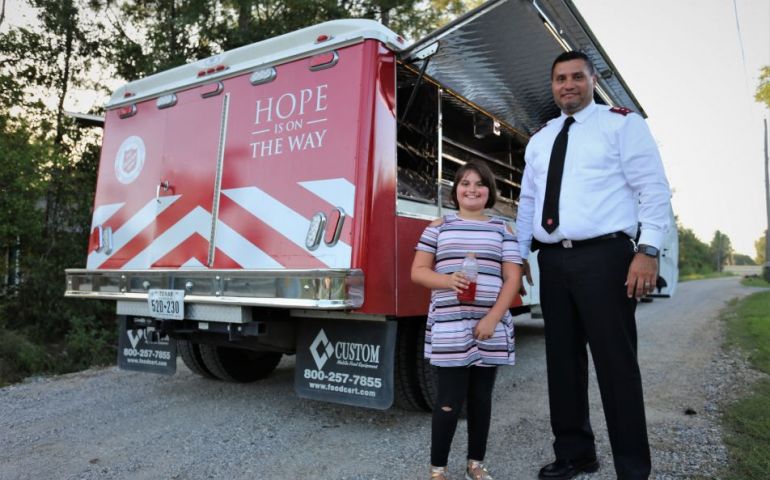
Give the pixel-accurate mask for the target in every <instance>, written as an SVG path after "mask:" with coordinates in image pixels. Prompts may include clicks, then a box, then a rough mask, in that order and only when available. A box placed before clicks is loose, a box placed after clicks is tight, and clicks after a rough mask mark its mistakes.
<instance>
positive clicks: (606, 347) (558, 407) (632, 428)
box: [538, 238, 651, 480]
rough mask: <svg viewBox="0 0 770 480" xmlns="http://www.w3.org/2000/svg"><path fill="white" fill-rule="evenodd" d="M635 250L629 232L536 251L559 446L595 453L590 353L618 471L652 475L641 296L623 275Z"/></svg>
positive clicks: (571, 454)
mask: <svg viewBox="0 0 770 480" xmlns="http://www.w3.org/2000/svg"><path fill="white" fill-rule="evenodd" d="M633 255H634V251H633V245H632V243H631V241H630V240H629V239H627V238H614V239H608V240H602V241H597V242H595V243H590V244H587V245H580V246H576V247H574V248H560V247H551V248H543V249H542V250H541V251H540V252H539V254H538V265H539V266H540V301H541V306H542V310H543V318H544V322H545V343H546V361H547V368H548V398H549V404H550V410H551V428H552V429H553V433H554V437H555V440H554V444H553V447H554V453H555V454H556V458H557V459H564V460H571V459H580V458H591V457H595V456H596V449H595V445H594V435H593V431H592V429H591V424H590V421H589V413H588V356H587V352H586V343H587V344H588V346H589V347H590V350H591V356H592V358H593V361H594V366H595V369H596V377H597V380H598V382H599V391H600V393H601V398H602V405H603V406H604V415H605V418H606V421H607V430H608V433H609V438H610V444H611V446H612V455H613V459H614V462H615V471H616V472H617V476H618V479H623V480H626V479H633V480H636V479H646V478H648V477H649V475H650V468H651V467H650V447H649V444H648V441H647V425H646V420H645V414H644V398H643V395H642V380H641V375H640V373H639V363H638V361H637V354H636V345H637V339H636V319H635V318H634V313H635V310H636V300H635V299H633V298H628V296H627V294H626V287H625V285H624V284H625V281H626V276H627V274H628V267H629V265H630V263H631V260H632V258H633Z"/></svg>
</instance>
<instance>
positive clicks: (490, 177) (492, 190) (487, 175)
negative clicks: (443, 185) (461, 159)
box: [452, 162, 497, 209]
mask: <svg viewBox="0 0 770 480" xmlns="http://www.w3.org/2000/svg"><path fill="white" fill-rule="evenodd" d="M470 171H474V172H476V173H477V174H478V175H479V177H481V184H482V185H484V186H485V187H487V188H488V189H489V198H487V203H486V204H484V208H492V207H494V206H495V202H496V201H497V187H496V186H495V175H494V174H493V173H492V170H490V169H489V167H488V166H486V165H485V164H483V163H481V162H468V163H466V164H465V165H463V166H462V167H460V168H458V169H457V172H456V173H455V181H454V185H452V202H453V203H454V204H455V207H457V208H458V209H459V208H460V202H458V200H457V186H458V185H459V184H460V181H461V180H462V179H463V177H464V176H465V174H466V173H468V172H470Z"/></svg>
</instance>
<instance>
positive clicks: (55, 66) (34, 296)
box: [0, 0, 115, 381]
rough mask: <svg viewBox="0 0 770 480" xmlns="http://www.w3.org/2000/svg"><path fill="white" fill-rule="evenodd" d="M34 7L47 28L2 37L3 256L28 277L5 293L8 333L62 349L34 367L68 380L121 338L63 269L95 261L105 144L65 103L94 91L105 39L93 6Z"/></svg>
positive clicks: (108, 311) (1, 300) (1, 304)
mask: <svg viewBox="0 0 770 480" xmlns="http://www.w3.org/2000/svg"><path fill="white" fill-rule="evenodd" d="M28 4H29V5H30V6H32V7H35V8H36V10H35V11H36V13H37V21H38V23H39V26H38V27H35V28H26V27H25V28H10V29H9V30H8V31H7V32H4V33H2V34H0V58H1V59H2V64H3V69H2V71H1V72H0V85H1V86H2V88H1V89H0V90H1V91H0V160H1V161H2V162H3V169H2V172H0V179H1V180H2V182H3V183H2V189H3V195H2V199H0V207H1V208H0V224H1V226H0V248H2V249H3V252H5V251H6V249H8V248H13V249H18V252H19V253H20V255H19V265H20V272H21V278H20V282H19V283H18V285H12V287H11V288H7V289H5V290H4V291H3V292H2V293H1V294H0V328H2V329H5V328H7V329H13V330H14V331H16V332H17V333H18V334H22V335H23V336H24V337H25V338H29V339H31V340H32V341H33V342H35V343H38V344H44V345H47V346H48V348H49V350H51V346H52V345H53V346H54V348H53V351H54V353H53V355H55V356H56V358H57V361H55V362H32V363H36V364H38V365H49V366H54V367H55V368H56V369H57V370H60V371H61V370H64V371H66V370H72V369H75V368H81V367H82V366H87V364H89V363H90V362H92V361H94V358H96V357H99V358H100V359H101V360H104V359H105V358H111V357H112V356H113V355H112V353H110V352H111V347H110V345H109V344H105V343H103V342H102V340H101V339H103V338H105V336H104V335H103V334H102V332H109V333H113V332H114V331H115V327H114V313H112V311H113V309H114V307H110V306H108V305H106V304H102V303H101V302H77V301H73V300H68V299H65V298H63V295H62V293H63V284H62V279H63V274H64V272H63V270H64V269H65V268H67V267H77V266H82V265H83V263H84V260H85V258H86V247H87V239H88V235H89V233H90V232H89V230H90V228H89V225H90V208H91V202H92V198H93V191H94V190H93V189H94V186H95V179H96V166H97V160H98V144H97V143H96V141H97V140H98V138H96V137H95V136H94V135H88V134H87V133H85V132H83V131H82V130H79V129H77V128H75V127H74V125H73V124H72V122H71V121H70V120H69V119H68V118H67V117H66V115H65V110H64V109H65V102H66V101H67V99H68V98H69V96H70V95H71V94H72V91H73V89H75V88H78V87H93V83H92V82H91V81H90V80H89V79H88V72H89V71H90V69H91V67H92V66H93V65H94V64H95V62H96V61H98V59H99V55H100V51H101V50H100V47H99V43H100V42H99V35H100V34H101V32H102V31H103V30H102V29H101V27H100V25H99V24H98V23H97V22H96V21H95V18H96V16H94V15H92V14H90V10H84V9H88V8H90V6H89V2H88V1H86V0H82V1H80V0H30V1H29V3H28ZM14 267H15V266H14ZM9 270H10V269H9ZM12 270H15V268H13V267H12ZM5 273H6V274H7V273H11V272H5ZM73 332H75V333H74V335H76V336H77V338H76V337H73V336H72V335H73ZM112 336H114V334H113V335H112ZM0 337H4V338H10V337H9V336H6V335H4V334H3V332H0ZM84 342H86V343H87V342H92V346H93V348H91V349H90V352H91V354H92V357H90V358H87V359H85V360H84V358H85V357H83V356H82V355H72V352H73V351H74V350H73V347H74V346H79V345H82V344H83V343H84ZM77 348H80V347H77ZM0 350H2V349H0ZM33 350H34V349H27V350H26V351H33ZM3 351H8V350H3ZM68 352H69V353H68ZM107 353H110V355H109V357H105V355H106V354H107ZM4 361H6V359H4V358H0V362H4ZM84 362H85V363H84ZM0 381H2V379H0Z"/></svg>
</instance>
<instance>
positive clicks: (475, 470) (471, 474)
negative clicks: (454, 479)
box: [465, 460, 494, 480]
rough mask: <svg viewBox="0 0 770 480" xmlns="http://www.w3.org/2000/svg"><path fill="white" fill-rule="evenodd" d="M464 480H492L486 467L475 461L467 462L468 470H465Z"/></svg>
mask: <svg viewBox="0 0 770 480" xmlns="http://www.w3.org/2000/svg"><path fill="white" fill-rule="evenodd" d="M465 480H494V479H493V478H492V475H490V474H489V470H487V466H486V465H484V464H483V463H481V462H479V461H476V460H468V468H467V469H466V470H465Z"/></svg>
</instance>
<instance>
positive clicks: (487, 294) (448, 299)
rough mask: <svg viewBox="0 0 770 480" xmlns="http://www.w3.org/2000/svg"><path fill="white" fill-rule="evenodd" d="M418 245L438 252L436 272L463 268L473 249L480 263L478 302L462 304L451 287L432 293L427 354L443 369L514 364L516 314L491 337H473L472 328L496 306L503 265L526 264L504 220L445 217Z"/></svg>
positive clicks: (433, 252)
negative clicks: (514, 319) (464, 260)
mask: <svg viewBox="0 0 770 480" xmlns="http://www.w3.org/2000/svg"><path fill="white" fill-rule="evenodd" d="M416 249H417V250H421V251H423V252H428V253H431V254H433V255H434V256H435V265H434V270H435V271H436V272H438V273H445V274H452V273H454V272H455V271H457V270H459V269H460V266H461V265H462V261H463V259H464V258H465V255H466V254H467V253H468V252H473V253H475V254H476V259H477V260H478V262H479V276H478V279H477V282H476V283H477V286H476V300H475V301H474V302H473V303H472V304H464V303H463V304H461V303H460V302H459V301H458V300H457V294H456V293H455V292H454V290H451V289H434V290H432V291H431V300H430V307H429V309H428V322H427V326H426V331H425V358H428V359H430V363H431V364H433V365H437V366H441V367H467V366H470V365H478V366H485V365H486V366H492V365H513V364H514V363H515V352H514V341H513V340H514V337H513V318H512V317H511V314H510V312H509V311H507V310H506V312H505V315H504V316H503V319H502V320H501V321H500V323H498V324H497V327H496V328H495V333H494V335H493V336H492V338H490V339H488V340H476V339H475V338H473V328H474V327H475V326H476V324H477V323H478V321H479V320H480V319H481V318H483V317H484V315H485V314H486V313H487V312H488V311H489V309H490V308H491V307H492V306H493V305H494V303H495V301H496V300H497V295H498V293H499V292H500V288H501V287H502V285H503V275H502V263H503V262H512V263H521V257H520V256H519V246H518V242H516V238H515V237H514V236H513V235H512V234H511V233H510V232H509V231H508V230H507V228H506V222H505V220H503V219H501V218H497V217H492V218H490V219H489V220H487V221H479V220H465V219H462V218H460V217H458V216H457V215H454V214H453V215H446V216H445V217H444V221H443V223H442V224H441V225H439V226H436V227H432V226H428V227H427V228H426V229H425V231H424V232H423V234H422V236H421V237H420V241H419V243H418V244H417V247H416Z"/></svg>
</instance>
